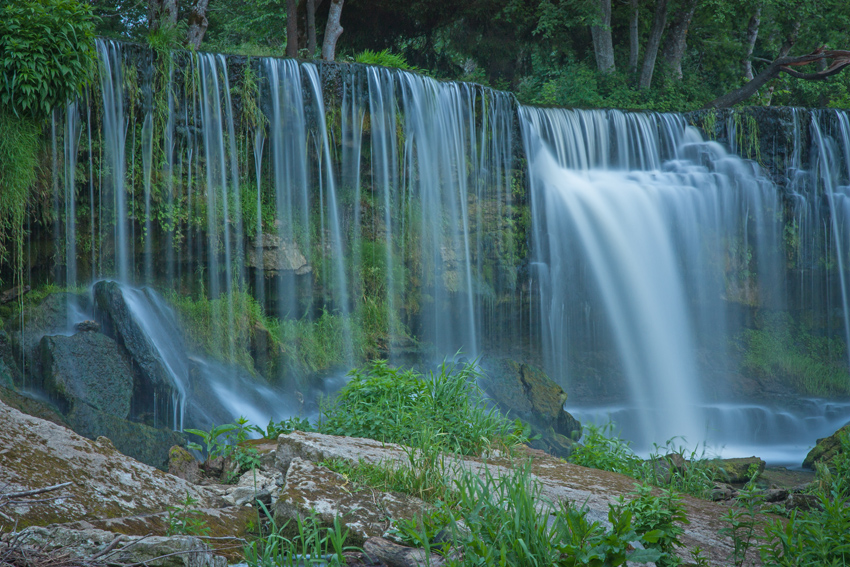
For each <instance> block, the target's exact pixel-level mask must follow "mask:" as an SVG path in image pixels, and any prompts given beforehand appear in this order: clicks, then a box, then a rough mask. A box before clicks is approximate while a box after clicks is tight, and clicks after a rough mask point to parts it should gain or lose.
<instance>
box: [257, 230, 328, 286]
mask: <svg viewBox="0 0 850 567" xmlns="http://www.w3.org/2000/svg"><path fill="white" fill-rule="evenodd" d="M260 237H261V238H260V240H259V241H258V240H254V241H253V242H251V245H250V246H249V247H248V254H247V256H246V257H245V265H246V266H247V267H249V268H262V269H263V270H264V271H265V272H267V273H269V274H275V273H277V272H295V275H297V276H303V275H306V274H309V273H310V272H312V271H313V268H312V266H310V264H309V263H307V258H305V257H304V254H302V253H301V250H300V249H299V248H298V244H297V243H296V242H294V241H289V240H284V239H282V238H280V237H279V236H277V235H275V234H265V233H264V234H262V235H260ZM258 248H259V250H258Z"/></svg>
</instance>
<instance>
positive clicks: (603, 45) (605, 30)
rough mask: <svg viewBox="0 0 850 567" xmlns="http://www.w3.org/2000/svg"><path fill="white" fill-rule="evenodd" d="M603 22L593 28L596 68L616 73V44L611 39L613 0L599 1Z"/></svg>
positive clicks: (604, 71)
mask: <svg viewBox="0 0 850 567" xmlns="http://www.w3.org/2000/svg"><path fill="white" fill-rule="evenodd" d="M599 12H600V14H599V15H600V17H601V21H600V23H599V25H597V26H591V28H590V33H591V35H592V37H593V52H594V54H595V55H596V66H597V67H598V68H599V70H600V71H602V72H603V73H610V72H612V71H614V42H613V40H612V39H611V0H599Z"/></svg>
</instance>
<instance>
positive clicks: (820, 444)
mask: <svg viewBox="0 0 850 567" xmlns="http://www.w3.org/2000/svg"><path fill="white" fill-rule="evenodd" d="M842 435H845V436H850V423H848V424H847V425H845V426H844V427H842V428H841V429H839V430H838V431H836V432H835V433H833V434H832V435H830V436H829V437H826V438H824V439H818V440H817V444H816V445H815V447H814V449H812V450H811V451H809V454H808V455H806V458H805V460H803V468H807V469H813V468H815V463H827V464H829V463H830V461H832V459H833V458H835V456H836V455H837V454H839V453H840V452H841V439H840V437H841V436H842Z"/></svg>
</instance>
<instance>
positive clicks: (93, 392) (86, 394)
mask: <svg viewBox="0 0 850 567" xmlns="http://www.w3.org/2000/svg"><path fill="white" fill-rule="evenodd" d="M41 360H42V364H41V366H42V383H43V387H44V389H45V390H46V391H47V392H48V394H50V395H51V397H54V396H55V397H56V398H58V399H60V400H61V401H62V405H64V406H65V407H68V408H74V407H75V406H77V405H78V404H80V403H84V404H88V405H90V406H92V407H93V408H95V409H96V410H99V411H100V412H102V413H104V414H107V415H111V416H115V417H119V418H126V417H127V416H129V414H130V400H131V398H132V397H133V369H132V368H131V366H130V363H129V362H128V361H127V360H126V359H125V358H124V356H123V355H122V353H121V351H120V350H119V347H118V344H117V343H116V342H115V341H113V340H112V339H110V338H109V337H107V336H105V335H102V334H100V333H92V332H86V333H77V334H75V335H72V336H70V337H67V336H61V335H60V336H45V337H43V338H42V339H41ZM87 436H88V435H87ZM113 441H114V439H113Z"/></svg>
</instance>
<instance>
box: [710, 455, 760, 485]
mask: <svg viewBox="0 0 850 567" xmlns="http://www.w3.org/2000/svg"><path fill="white" fill-rule="evenodd" d="M765 466H766V463H765V462H764V461H763V460H761V459H759V458H758V457H740V458H734V459H721V460H719V461H716V462H714V463H712V464H711V465H710V467H712V468H713V469H714V470H715V471H717V472H718V473H719V474H720V475H721V476H722V477H724V480H725V481H726V482H729V483H731V484H743V483H745V482H748V481H749V480H750V479H751V478H752V476H753V473H756V476H759V475H761V473H763V472H764V467H765Z"/></svg>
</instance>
